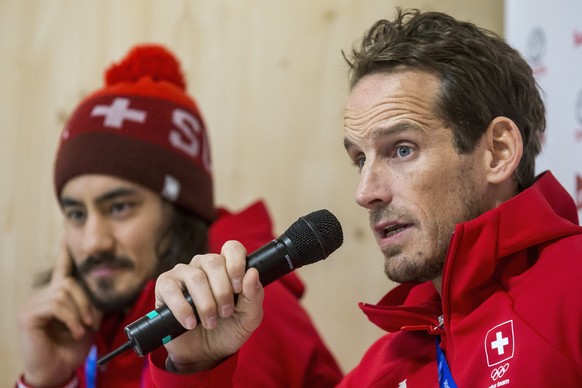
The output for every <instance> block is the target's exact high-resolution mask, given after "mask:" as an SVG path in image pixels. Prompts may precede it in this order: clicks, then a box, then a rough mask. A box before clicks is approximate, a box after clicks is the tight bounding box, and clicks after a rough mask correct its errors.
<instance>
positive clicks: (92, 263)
mask: <svg viewBox="0 0 582 388" xmlns="http://www.w3.org/2000/svg"><path fill="white" fill-rule="evenodd" d="M100 265H109V266H115V267H117V268H120V269H128V270H131V269H133V268H134V267H135V265H134V263H133V262H132V261H131V260H129V259H128V258H126V257H119V256H115V255H113V254H110V253H102V254H99V255H94V256H89V257H88V258H87V259H86V260H85V261H84V262H83V263H82V264H81V265H80V266H79V267H78V268H77V280H78V282H79V284H80V285H81V287H82V288H83V290H84V291H85V292H86V294H87V297H88V298H89V300H90V301H91V303H92V304H93V305H94V306H95V307H97V309H99V310H100V311H102V312H120V311H124V310H125V309H127V307H128V306H130V305H132V304H133V303H134V302H135V300H136V299H137V298H138V297H139V295H140V293H141V288H142V287H141V286H140V287H137V288H136V289H132V290H128V291H126V292H124V293H120V292H118V291H117V290H116V287H115V281H114V280H113V279H111V278H100V279H98V280H97V281H96V282H92V284H90V283H89V281H88V280H87V274H89V273H90V272H91V270H92V269H94V268H95V267H98V266H100Z"/></svg>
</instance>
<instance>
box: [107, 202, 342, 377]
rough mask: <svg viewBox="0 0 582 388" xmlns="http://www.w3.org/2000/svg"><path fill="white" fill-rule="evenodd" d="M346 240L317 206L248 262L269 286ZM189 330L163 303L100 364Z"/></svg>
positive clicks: (138, 322) (151, 347) (153, 346)
mask: <svg viewBox="0 0 582 388" xmlns="http://www.w3.org/2000/svg"><path fill="white" fill-rule="evenodd" d="M342 244H343V232H342V227H341V224H340V223H339V221H338V220H337V218H336V217H335V216H334V215H333V214H332V213H331V212H329V211H328V210H326V209H322V210H317V211H314V212H311V213H309V214H307V215H306V216H303V217H299V219H298V220H297V221H295V222H294V223H293V224H292V225H291V226H290V227H289V228H288V229H287V230H286V231H285V232H284V233H283V234H281V236H279V237H278V238H276V239H274V240H272V241H270V242H269V243H267V244H265V245H264V246H262V247H261V248H259V249H257V250H256V251H254V252H252V253H251V254H249V255H248V256H247V265H246V266H247V269H249V268H256V269H257V270H258V272H259V279H260V281H261V284H262V285H263V286H267V285H268V284H270V283H272V282H274V281H275V280H277V279H279V278H280V277H281V276H283V275H286V274H288V273H290V272H292V271H294V270H295V269H297V268H300V267H302V266H304V265H306V264H312V263H315V262H317V261H320V260H323V259H325V258H327V257H328V256H329V255H330V254H331V253H332V252H334V251H335V250H336V249H337V248H339V247H340V246H341V245H342ZM184 296H185V297H186V300H187V301H188V303H190V305H191V306H192V308H193V309H194V315H195V317H196V320H197V322H200V318H199V316H198V313H197V312H196V307H195V306H194V303H193V301H192V297H191V296H190V295H188V293H184ZM235 297H236V295H235ZM186 331H188V330H187V329H185V328H184V327H183V326H182V325H181V324H180V322H178V320H177V319H176V318H175V317H174V315H173V314H172V312H171V311H170V309H169V308H168V307H167V306H165V305H163V306H160V307H158V308H157V309H155V310H152V311H150V312H149V313H148V314H146V315H145V316H143V317H142V318H140V319H138V320H136V321H135V322H133V323H130V324H129V325H127V326H126V327H125V335H126V336H127V338H128V341H127V342H126V343H125V344H123V345H122V346H120V347H119V348H117V349H115V350H114V351H112V352H111V353H109V354H106V355H105V356H103V357H102V358H100V359H99V360H98V361H97V365H100V366H101V365H104V364H105V363H106V362H108V361H109V360H111V359H112V358H113V357H115V356H117V355H119V354H121V353H122V352H124V351H126V350H128V349H133V350H134V351H135V353H136V354H137V355H138V356H140V357H143V356H144V355H146V354H148V353H150V352H151V351H153V350H154V349H157V348H159V347H160V346H162V345H165V344H167V343H168V342H170V341H171V340H172V339H174V338H176V337H178V336H179V335H182V334H184V333H185V332H186Z"/></svg>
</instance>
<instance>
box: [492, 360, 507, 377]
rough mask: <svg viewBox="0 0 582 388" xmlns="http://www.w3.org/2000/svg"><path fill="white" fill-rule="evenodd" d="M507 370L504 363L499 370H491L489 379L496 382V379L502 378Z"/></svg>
mask: <svg viewBox="0 0 582 388" xmlns="http://www.w3.org/2000/svg"><path fill="white" fill-rule="evenodd" d="M508 369H509V363H505V365H502V366H500V367H499V368H496V369H493V370H492V371H491V378H492V379H493V381H495V380H497V379H498V378H500V377H501V376H503V375H504V374H505V372H507V370H508Z"/></svg>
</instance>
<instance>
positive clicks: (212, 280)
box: [184, 254, 234, 329]
mask: <svg viewBox="0 0 582 388" xmlns="http://www.w3.org/2000/svg"><path fill="white" fill-rule="evenodd" d="M184 284H185V286H186V288H187V290H188V293H189V294H190V296H191V297H192V301H193V302H194V305H195V306H196V310H197V311H198V316H199V317H200V320H201V322H202V325H203V326H204V327H205V328H206V329H213V328H214V327H216V325H217V322H218V317H219V316H220V317H226V316H230V315H232V313H233V312H234V292H233V290H232V286H231V283H230V279H229V277H228V273H227V272H226V264H225V258H224V257H223V256H221V255H216V254H208V255H197V256H195V257H194V259H192V262H191V263H190V266H189V271H188V273H187V276H186V277H185V278H184Z"/></svg>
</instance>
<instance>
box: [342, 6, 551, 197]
mask: <svg viewBox="0 0 582 388" xmlns="http://www.w3.org/2000/svg"><path fill="white" fill-rule="evenodd" d="M344 58H345V59H346V61H347V62H348V64H349V66H350V88H353V87H354V86H355V85H356V84H357V83H358V82H359V81H360V79H362V77H364V76H366V75H368V74H372V73H383V72H391V71H393V70H394V69H395V68H397V67H404V68H411V69H418V70H425V71H428V72H434V73H436V74H437V75H438V76H439V78H440V80H441V90H440V93H439V96H438V97H437V101H435V102H436V104H435V110H436V112H435V113H436V114H437V115H438V116H439V117H441V118H442V119H443V120H444V121H445V124H446V125H448V126H450V127H451V128H452V131H453V136H454V140H455V146H456V148H457V150H458V151H459V152H460V153H470V152H472V151H473V150H474V149H475V147H476V145H477V143H478V141H479V139H480V138H481V137H482V135H483V134H484V132H485V130H486V129H487V127H488V125H489V123H490V122H491V121H492V120H493V119H494V118H495V117H497V116H505V117H508V118H510V119H511V120H513V121H514V122H515V123H516V125H517V126H518V128H519V130H520V132H521V136H522V138H523V143H524V152H523V157H522V159H521V161H520V163H519V166H518V167H517V170H516V171H515V173H514V178H515V180H516V183H517V188H518V190H519V191H521V190H523V189H525V188H527V187H529V186H530V185H531V184H532V183H533V181H534V178H535V158H536V156H537V155H538V154H539V153H540V151H541V136H542V133H543V131H544V129H545V126H546V119H545V108H544V103H543V101H542V98H541V95H540V91H539V88H538V85H537V83H536V81H535V79H534V77H533V73H532V70H531V68H530V66H529V65H528V64H527V62H526V61H525V59H523V57H522V56H521V55H520V54H519V52H518V51H517V50H515V49H514V48H512V47H511V46H510V45H509V44H507V43H506V42H505V41H504V40H503V39H502V38H500V37H499V36H498V35H497V34H495V33H494V32H491V31H489V30H486V29H483V28H479V27H477V26H476V25H474V24H472V23H469V22H462V21H459V20H456V19H455V18H453V17H451V16H449V15H446V14H443V13H440V12H424V13H422V12H420V11H419V10H417V9H412V10H406V11H403V10H402V9H400V8H397V13H396V17H395V19H394V21H389V20H379V21H377V22H376V23H375V24H374V25H373V26H372V27H371V28H370V29H369V30H368V31H366V32H365V34H364V36H363V38H362V40H361V43H360V46H359V48H353V49H352V56H351V58H347V57H346V55H345V54H344Z"/></svg>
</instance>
